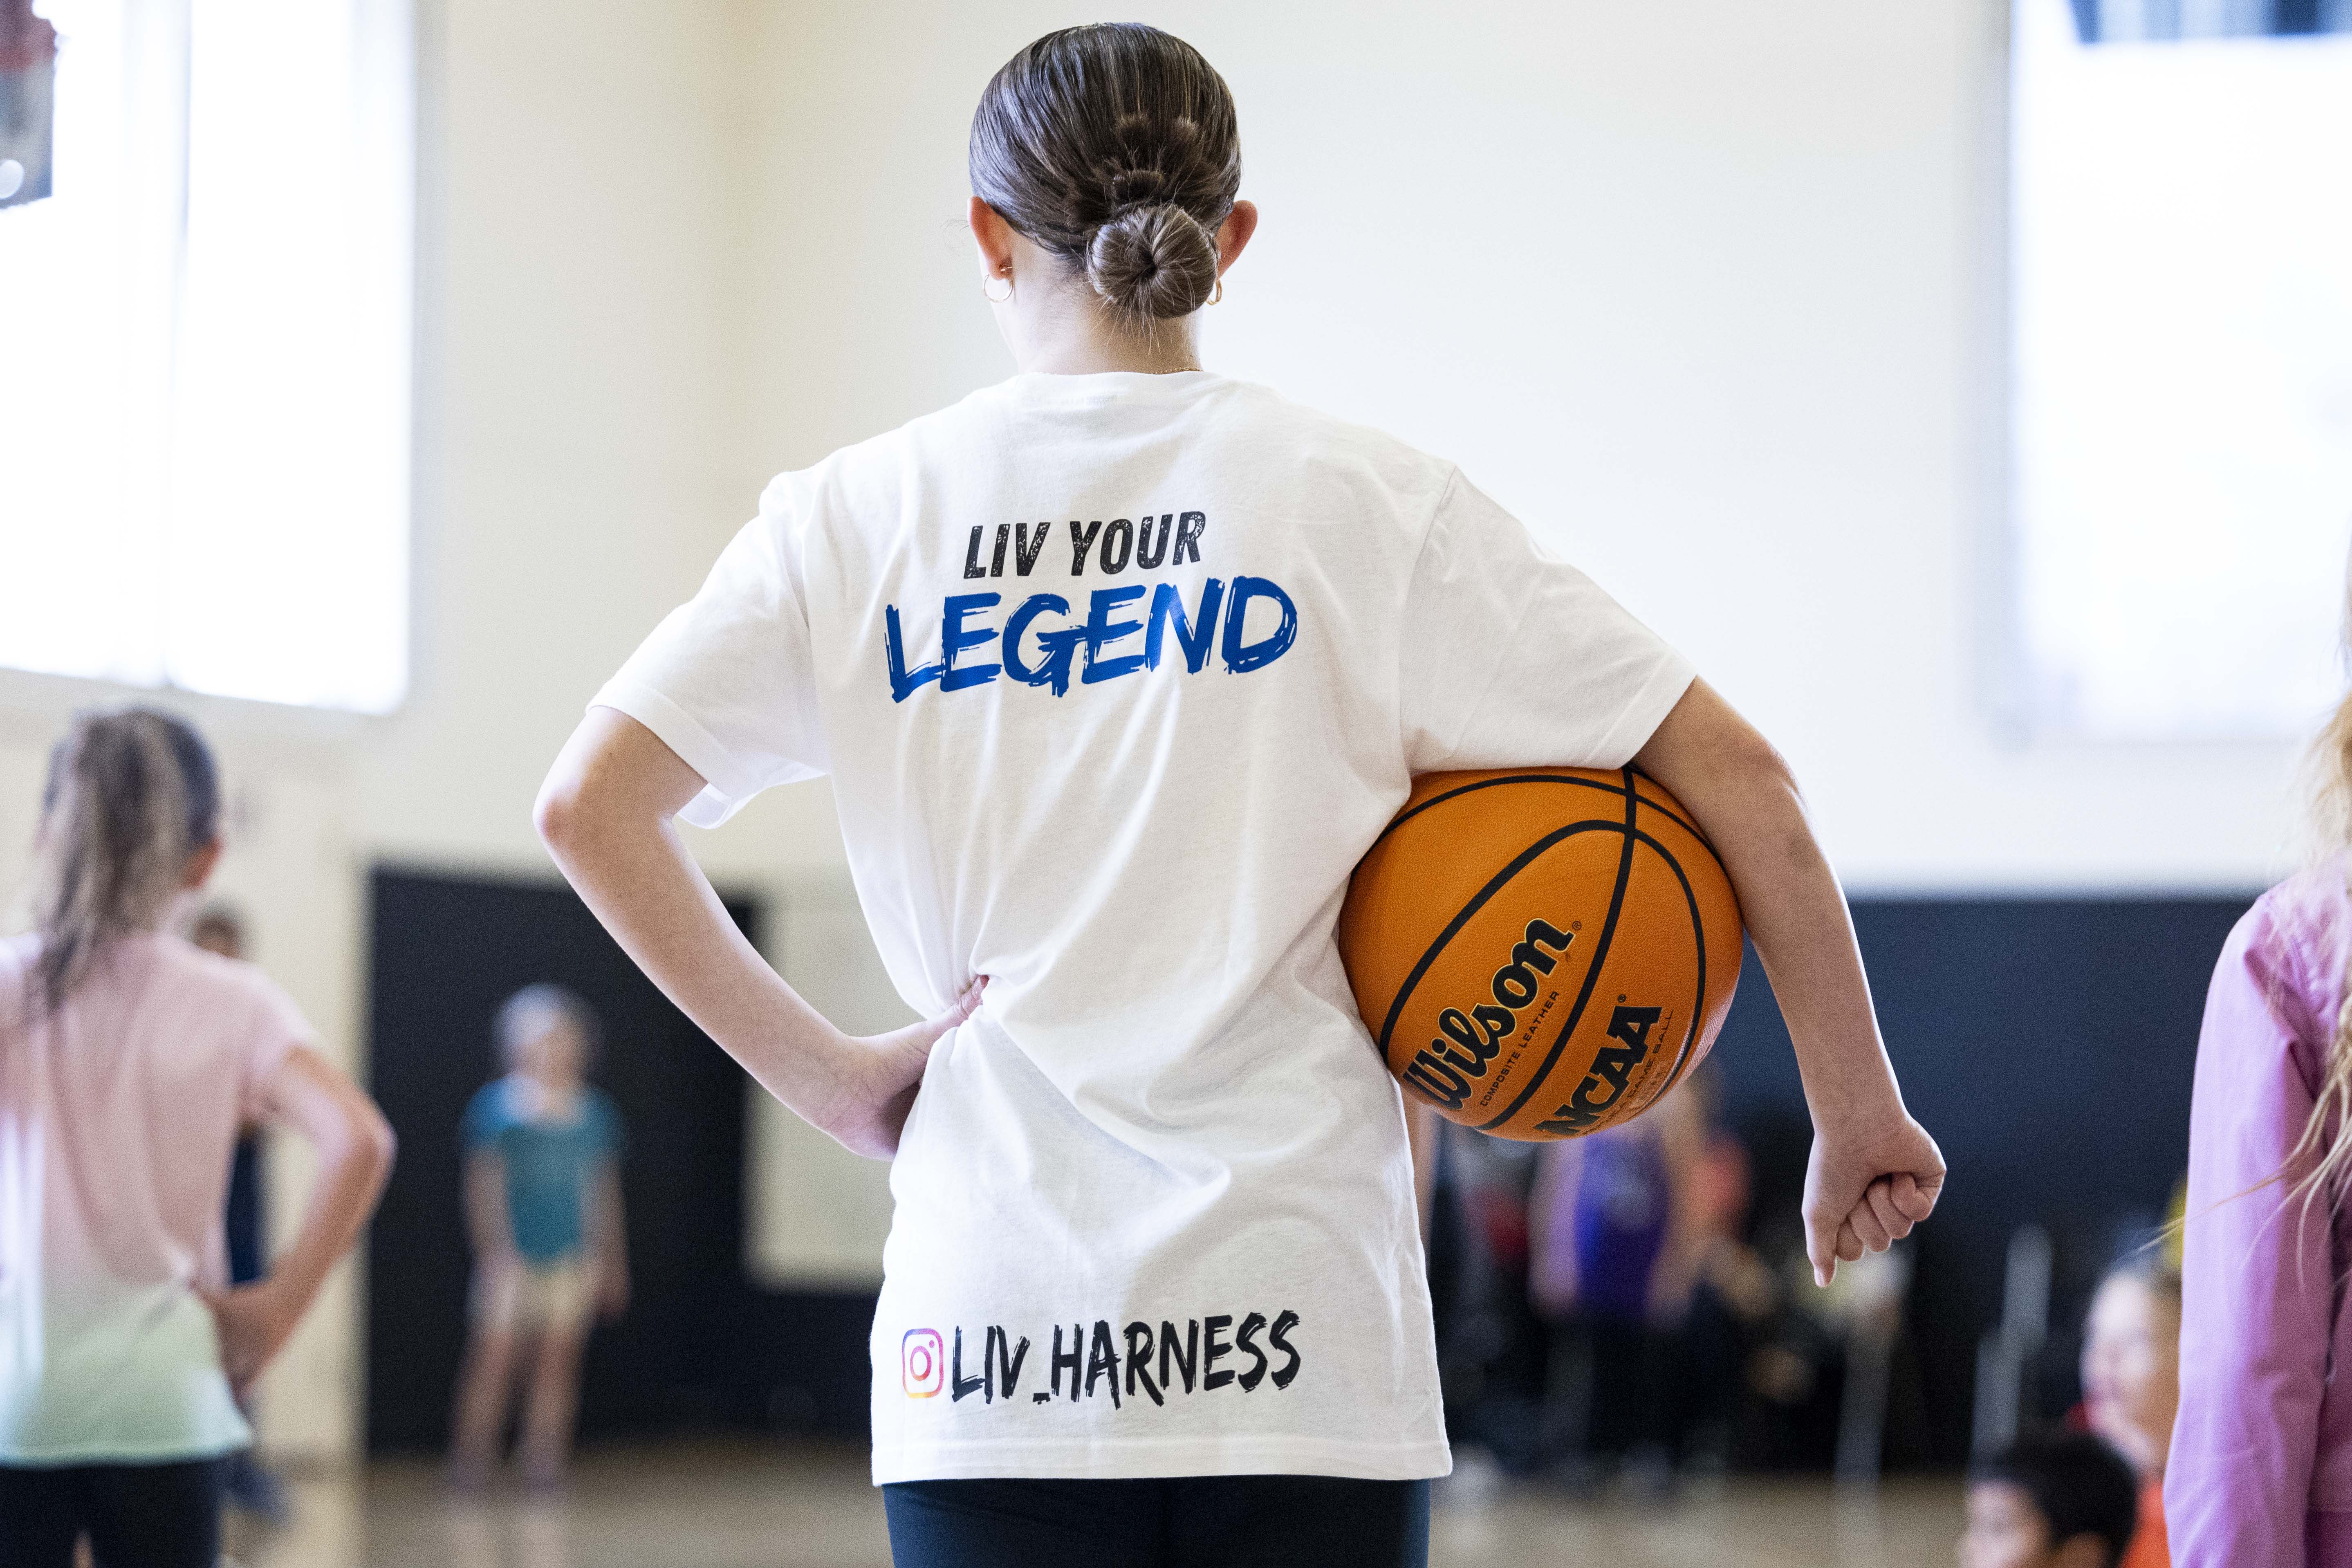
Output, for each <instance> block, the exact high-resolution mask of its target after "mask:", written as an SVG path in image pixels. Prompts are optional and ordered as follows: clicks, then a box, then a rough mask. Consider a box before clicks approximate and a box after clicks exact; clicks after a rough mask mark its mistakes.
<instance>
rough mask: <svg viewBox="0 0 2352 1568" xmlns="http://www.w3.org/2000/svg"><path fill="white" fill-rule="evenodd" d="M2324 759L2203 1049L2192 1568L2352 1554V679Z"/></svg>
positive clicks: (2189, 1231) (2191, 1321) (2194, 1192)
mask: <svg viewBox="0 0 2352 1568" xmlns="http://www.w3.org/2000/svg"><path fill="white" fill-rule="evenodd" d="M2347 608H2352V606H2347ZM2347 631H2352V626H2347ZM2311 764H2312V780H2313V789H2312V794H2311V826H2312V829H2313V838H2314V841H2315V850H2316V853H2315V858H2314V863H2313V864H2312V865H2311V866H2310V868H2307V869H2306V870H2305V871H2304V872H2303V873H2302V874H2301V875H2299V876H2295V877H2291V878H2289V879H2287V880H2286V881H2284V882H2282V883H2280V884H2279V885H2278V886H2277V887H2275V888H2273V889H2271V890H2270V891H2269V892H2267V893H2265V894H2263V897H2262V898H2261V899H2260V900H2257V901H2256V903H2255V904H2254V907H2253V908H2252V910H2248V911H2247V913H2246V916H2245V918H2244V919H2243V920H2242V921H2239V922H2238V927H2237V929H2236V931H2232V932H2231V936H2230V941H2229V944H2228V946H2226V947H2225V948H2224V949H2223V950H2222V952H2221V963H2220V965H2219V967H2218V968H2216V970H2215V971H2214V974H2213V984H2212V989H2211V991H2210V993H2209V994H2208V997H2207V1000H2206V1006H2205V1027H2204V1033H2203V1035H2202V1037H2200V1040H2199V1043H2198V1047H2197V1086H2196V1093H2195V1099H2194V1100H2193V1104H2192V1109H2191V1110H2190V1114H2189V1202H2188V1209H2187V1215H2188V1217H2187V1219H2186V1220H2185V1222H2184V1226H2183V1250H2182V1258H2181V1274H2182V1279H2181V1316H2180V1411H2179V1418H2178V1420H2177V1421H2176V1423H2175V1425H2174V1426H2173V1433H2172V1453H2171V1459H2170V1462H2169V1463H2168V1465H2167V1466H2166V1467H2165V1470H2164V1513H2165V1521H2166V1525H2167V1529H2168V1534H2169V1536H2170V1545H2171V1549H2172V1561H2173V1563H2175V1564H2178V1565H2179V1568H2222V1565H2224V1564H2229V1565H2231V1568H2244V1565H2249V1564H2256V1563H2259V1564H2263V1568H2289V1565H2292V1564H2305V1563H2308V1564H2313V1565H2315V1568H2321V1565H2324V1568H2344V1565H2347V1564H2352V1388H2347V1384H2345V1382H2344V1381H2343V1380H2342V1379H2341V1378H2339V1377H2337V1376H2336V1375H2335V1373H2336V1369H2337V1368H2339V1367H2341V1366H2343V1365H2345V1364H2346V1363H2347V1357H2352V1300H2348V1299H2347V1293H2346V1290H2345V1279H2346V1277H2347V1268H2352V1211H2347V1208H2346V1206H2345V1201H2344V1200H2345V1196H2346V1193H2345V1186H2346V1180H2347V1177H2352V1138H2347V1137H2346V1136H2345V1135H2344V1132H2345V1128H2344V1122H2345V1118H2346V1114H2347V1111H2352V1006H2347V1003H2352V994H2347V984H2346V972H2347V967H2352V888H2347V878H2348V877H2352V695H2347V697H2346V698H2345V700H2344V702H2343V704H2342V705H2341V706H2340V707H2338V708H2337V709H2336V714H2335V716H2334V718H2332V719H2331V720H2330V721H2328V723H2327V724H2326V727H2325V728H2324V729H2323V730H2322V731H2321V732H2320V735H2319V739H2318V741H2317V742H2316V743H2315V746H2314V748H2313V751H2312V754H2311Z"/></svg>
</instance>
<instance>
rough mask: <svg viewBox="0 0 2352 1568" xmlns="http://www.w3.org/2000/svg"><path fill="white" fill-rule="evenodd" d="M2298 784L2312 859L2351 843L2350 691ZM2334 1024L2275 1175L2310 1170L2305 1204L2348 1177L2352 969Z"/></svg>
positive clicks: (2349, 620)
mask: <svg viewBox="0 0 2352 1568" xmlns="http://www.w3.org/2000/svg"><path fill="white" fill-rule="evenodd" d="M2344 646H2345V649H2346V652H2347V657H2348V658H2352V566H2347V574H2346V582H2345V618H2344ZM2304 782H2305V831H2306V832H2307V834H2308V836H2309V845H2310V849H2311V852H2312V854H2313V856H2314V857H2315V858H2324V857H2328V856H2333V855H2335V854H2337V853H2339V852H2340V851H2342V850H2345V849H2347V848H2352V691H2347V692H2346V693H2345V696H2344V700H2342V701H2341V702H2339V703H2337V704H2336V711H2335V713H2334V714H2332V715H2331V716H2330V717H2329V718H2328V721H2327V722H2326V723H2325V724H2323V725H2321V726H2320V730H2319V733H2318V734H2317V735H2316V736H2315V737H2314V738H2313V740H2312V742H2311V750H2310V752H2308V753H2306V754H2305V759H2304ZM2335 1022H2336V1029H2335V1034H2334V1036H2333V1037H2332V1038H2331V1039H2330V1040H2329V1042H2328V1047H2327V1056H2326V1072H2325V1073H2324V1075H2323V1076H2322V1079H2321V1080H2320V1085H2319V1094H2318V1097H2317V1098H2316V1099H2315V1100H2313V1101H2312V1106H2311V1118H2310V1120H2309V1121H2305V1123H2304V1124H2303V1136H2302V1137H2301V1138H2299V1139H2297V1140H2296V1141H2295V1145H2294V1148H2293V1149H2291V1150H2289V1151H2288V1152H2287V1157H2286V1164H2285V1166H2284V1168H2283V1169H2282V1170H2281V1172H2280V1174H2281V1175H2282V1176H2284V1175H2285V1174H2286V1173H2287V1172H2289V1171H2292V1170H2294V1168H2295V1167H2296V1166H2298V1165H2300V1164H2303V1163H2305V1162H2306V1161H2307V1162H2309V1163H2310V1169H2309V1170H2308V1171H2307V1172H2305V1174H2304V1175H2303V1176H2302V1177H2301V1178H2299V1179H2298V1180H2297V1181H2296V1182H2295V1186H2296V1188H2297V1189H2299V1190H2300V1191H2301V1192H2302V1193H2303V1194H2304V1202H2305V1205H2309V1204H2310V1202H2311V1201H2312V1200H2313V1199H2315V1198H2316V1197H2317V1196H2318V1195H2319V1194H2321V1193H2323V1192H2324V1193H2326V1194H2328V1200H2329V1202H2330V1204H2331V1205H2333V1204H2334V1203H2335V1202H2336V1199H2337V1198H2338V1196H2339V1195H2340V1194H2342V1193H2343V1191H2344V1189H2345V1186H2346V1184H2347V1178H2352V1138H2346V1137H2342V1136H2339V1134H2340V1133H2342V1131H2344V1129H2345V1128H2346V1126H2347V1124H2352V973H2347V975H2346V977H2345V985H2344V996H2343V1000H2342V1002H2341V1003H2340V1005H2338V1006H2337V1008H2336V1020H2335Z"/></svg>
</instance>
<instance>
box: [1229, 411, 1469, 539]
mask: <svg viewBox="0 0 2352 1568" xmlns="http://www.w3.org/2000/svg"><path fill="white" fill-rule="evenodd" d="M1205 405H1206V407H1207V409H1208V411H1209V415H1210V417H1211V418H1212V420H1213V421H1214V422H1215V423H1217V424H1219V425H1221V426H1227V427H1229V428H1230V429H1232V430H1233V431H1234V433H1236V434H1237V435H1239V436H1241V437H1244V439H1245V440H1248V441H1250V442H1251V443H1252V444H1253V445H1255V446H1258V447H1262V448H1263V449H1264V450H1265V453H1266V454H1267V455H1268V456H1270V457H1275V456H1278V457H1279V458H1284V459H1286V460H1288V461H1291V462H1293V463H1296V464H1297V465H1298V467H1299V468H1301V469H1302V470H1304V475H1305V477H1306V478H1307V479H1309V480H1311V481H1321V482H1326V483H1331V484H1334V485H1338V486H1341V487H1344V488H1346V489H1349V490H1365V489H1373V490H1378V491H1380V492H1381V493H1382V494H1384V495H1385V496H1387V497H1388V498H1390V499H1391V500H1394V501H1396V502H1397V503H1398V505H1399V507H1400V509H1401V510H1404V511H1406V512H1408V513H1417V514H1419V515H1422V516H1424V517H1425V516H1426V515H1427V514H1428V512H1429V511H1430V510H1432V509H1433V508H1434V507H1435V506H1436V504H1437V502H1438V500H1439V499H1440V498H1441V497H1442V496H1443V495H1444V492H1445V490H1446V489H1447V487H1448V486H1449V485H1451V484H1452V483H1453V482H1454V476H1455V472H1456V470H1455V468H1454V464H1453V463H1451V462H1450V461H1448V460H1446V459H1445V458H1439V457H1435V456H1433V455H1432V454H1430V453H1428V452H1424V451H1423V450H1422V449H1421V448H1420V447H1416V446H1414V445H1413V444H1412V442H1410V441H1407V440H1404V439H1403V438H1402V437H1397V436H1392V435H1391V434H1390V433H1389V432H1387V431H1385V430H1382V429H1380V428H1378V427H1376V426H1370V425H1362V424H1358V423H1357V422H1355V421H1354V420H1351V419H1343V418H1341V417H1339V416H1338V415H1335V414H1328V413H1326V412H1324V411H1323V410H1322V409H1319V408H1316V407H1314V406H1312V405H1307V404H1304V403H1298V402H1294V401H1293V400H1292V399H1290V398H1287V397H1285V396H1284V395H1282V394H1280V393H1279V392H1276V391H1275V390H1274V389H1273V388H1272V387H1268V386H1261V385H1259V384H1256V383H1255V382H1247V381H1228V382H1224V383H1222V384H1220V385H1219V386H1218V387H1217V388H1216V389H1215V390H1214V392H1213V394H1212V395H1210V397H1209V398H1207V399H1206V400H1205Z"/></svg>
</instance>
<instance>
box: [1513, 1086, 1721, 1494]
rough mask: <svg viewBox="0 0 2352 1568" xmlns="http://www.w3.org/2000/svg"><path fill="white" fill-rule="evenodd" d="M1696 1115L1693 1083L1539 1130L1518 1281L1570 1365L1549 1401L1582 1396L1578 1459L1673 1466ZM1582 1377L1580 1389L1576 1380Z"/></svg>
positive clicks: (1690, 1272) (1690, 1259)
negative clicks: (1574, 1134)
mask: <svg viewBox="0 0 2352 1568" xmlns="http://www.w3.org/2000/svg"><path fill="white" fill-rule="evenodd" d="M1705 1135H1706V1129H1705V1126H1704V1124H1703V1112H1702V1109H1701V1107H1700V1105H1699V1102H1698V1100H1697V1099H1696V1097H1695V1096H1693V1095H1691V1094H1688V1093H1679V1094H1670V1095H1668V1096H1667V1097H1666V1098H1665V1099H1664V1100H1661V1101H1660V1102H1659V1103H1658V1104H1657V1105H1655V1106H1654V1107H1653V1108H1652V1109H1651V1110H1649V1111H1648V1112H1647V1113H1645V1114H1644V1115H1643V1116H1640V1117H1637V1118H1635V1119H1634V1120H1633V1121H1628V1122H1623V1123H1621V1124H1620V1125H1618V1126H1615V1127H1610V1128H1605V1129H1603V1130H1602V1131H1599V1132H1593V1133H1590V1134H1587V1135H1586V1136H1584V1137H1581V1138H1570V1139H1563V1140H1562V1141H1560V1142H1557V1143H1549V1144H1546V1145H1545V1146H1544V1148H1543V1151H1542V1153H1541V1155H1540V1156H1539V1158H1540V1160H1541V1162H1542V1163H1541V1165H1540V1168H1539V1170H1538V1175H1537V1177H1536V1190H1535V1193H1534V1194H1533V1197H1532V1200H1531V1203H1530V1223H1529V1226H1528V1236H1529V1242H1530V1248H1531V1256H1530V1261H1529V1268H1528V1289H1529V1291H1530V1293H1531V1294H1532V1295H1533V1296H1534V1298H1535V1301H1536V1305H1537V1307H1538V1309H1539V1310H1541V1311H1542V1312H1543V1314H1544V1315H1545V1316H1546V1317H1547V1318H1548V1319H1549V1321H1551V1322H1552V1323H1553V1325H1554V1329H1555V1342H1556V1344H1557V1345H1558V1346H1559V1351H1560V1352H1561V1353H1559V1354H1558V1355H1556V1357H1555V1361H1556V1363H1560V1364H1562V1365H1563V1367H1564V1369H1565V1368H1580V1369H1581V1372H1582V1375H1581V1376H1580V1377H1579V1376H1577V1375H1576V1374H1575V1373H1574V1372H1572V1371H1566V1370H1564V1371H1563V1373H1561V1374H1559V1376H1558V1377H1557V1382H1558V1383H1559V1384H1561V1385H1563V1386H1562V1387H1561V1388H1560V1389H1559V1390H1556V1391H1555V1394H1554V1399H1555V1402H1556V1403H1563V1404H1569V1405H1575V1404H1579V1403H1580V1404H1581V1406H1582V1409H1581V1413H1580V1415H1581V1419H1580V1420H1579V1419H1578V1418H1577V1413H1576V1412H1574V1411H1570V1412H1569V1413H1567V1414H1568V1424H1570V1425H1572V1426H1575V1427H1577V1428H1579V1429H1580V1439H1581V1440H1580V1448H1581V1450H1582V1454H1581V1458H1582V1462H1583V1464H1584V1465H1585V1467H1587V1468H1588V1469H1593V1470H1597V1469H1602V1468H1608V1467H1610V1466H1612V1465H1615V1464H1618V1463H1622V1464H1624V1465H1625V1466H1627V1467H1628V1468H1629V1470H1630V1471H1631V1473H1632V1475H1633V1479H1635V1480H1636V1481H1637V1482H1639V1483H1641V1484H1643V1485H1646V1486H1649V1487H1652V1488H1657V1487H1663V1486H1664V1485H1666V1484H1668V1483H1669V1482H1670V1481H1671V1479H1672V1474H1673V1467H1674V1463H1675V1457H1676V1456H1675V1446H1676V1443H1677V1440H1678V1438H1679V1436H1680V1433H1679V1431H1678V1430H1677V1426H1678V1416H1679V1415H1680V1410H1681V1406H1682V1403H1683V1401H1682V1397H1681V1387H1680V1371H1681V1367H1680V1358H1679V1354H1678V1352H1679V1349H1680V1347H1679V1345H1678V1343H1677V1340H1676V1331H1678V1330H1679V1329H1680V1328H1681V1326H1682V1324H1683V1321H1684V1318H1685V1313H1686V1312H1687V1310H1688V1309H1689V1306H1690V1299H1691V1288H1692V1286H1693V1284H1694V1283H1695V1281H1696V1277H1697V1270H1698V1265H1699V1263H1700V1261H1701V1259H1702V1257H1703V1253H1704V1247H1703V1242H1704V1240H1705V1237H1704V1235H1703V1233H1702V1227H1701V1226H1700V1225H1699V1223H1698V1217H1699V1216H1698V1215H1697V1212H1696V1198H1697V1196H1698V1184H1697V1182H1696V1175H1697V1173H1698V1172H1699V1169H1700V1167H1701V1163H1702V1159H1703V1155H1704V1152H1705ZM1574 1384H1581V1385H1582V1396H1581V1399H1580V1400H1579V1398H1578V1395H1577V1393H1576V1392H1575V1389H1574V1386H1573V1385H1574Z"/></svg>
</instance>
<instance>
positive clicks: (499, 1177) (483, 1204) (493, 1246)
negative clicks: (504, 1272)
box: [466, 1149, 515, 1264]
mask: <svg viewBox="0 0 2352 1568" xmlns="http://www.w3.org/2000/svg"><path fill="white" fill-rule="evenodd" d="M466 1238H467V1240H468V1241H470V1242H471V1243H473V1247H474V1261H475V1262H476V1263H477V1264H493V1263H503V1262H505V1261H506V1260H507V1259H509V1258H512V1257H513V1256H514V1255H515V1244H514V1232H513V1230H512V1229H511V1228H510V1227H509V1225H508V1222H507V1163H506V1161H505V1160H504V1159H502V1158H501V1157H500V1156H499V1154H498V1153H497V1152H494V1151H492V1150H488V1149H477V1150H475V1151H474V1152H472V1153H470V1154H468V1155H467V1156H466Z"/></svg>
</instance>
